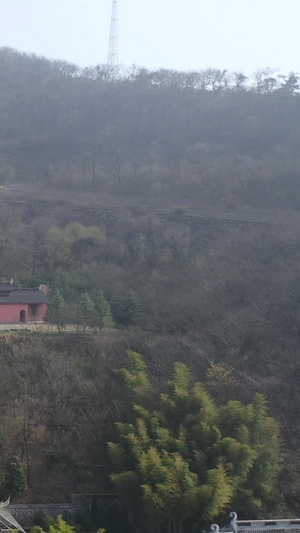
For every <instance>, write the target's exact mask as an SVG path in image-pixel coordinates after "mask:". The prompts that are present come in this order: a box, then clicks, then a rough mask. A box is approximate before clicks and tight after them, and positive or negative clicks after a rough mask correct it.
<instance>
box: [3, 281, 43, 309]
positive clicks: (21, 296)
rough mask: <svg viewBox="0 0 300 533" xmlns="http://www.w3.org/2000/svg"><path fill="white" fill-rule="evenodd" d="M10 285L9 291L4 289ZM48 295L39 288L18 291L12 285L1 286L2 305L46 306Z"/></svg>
mask: <svg viewBox="0 0 300 533" xmlns="http://www.w3.org/2000/svg"><path fill="white" fill-rule="evenodd" d="M3 285H5V286H6V285H9V287H10V288H9V289H8V288H6V287H3ZM46 303H48V299H47V296H46V294H45V293H44V292H43V291H42V290H41V288H39V287H37V288H34V289H16V288H14V287H13V286H12V285H10V284H6V283H1V284H0V304H46Z"/></svg>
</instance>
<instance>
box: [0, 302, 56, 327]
mask: <svg viewBox="0 0 300 533" xmlns="http://www.w3.org/2000/svg"><path fill="white" fill-rule="evenodd" d="M22 310H24V311H25V312H26V320H25V322H41V321H43V320H44V318H45V315H46V313H47V304H39V305H38V307H37V315H36V316H31V315H30V313H29V305H28V304H0V324H18V323H19V322H20V312H21V311H22Z"/></svg>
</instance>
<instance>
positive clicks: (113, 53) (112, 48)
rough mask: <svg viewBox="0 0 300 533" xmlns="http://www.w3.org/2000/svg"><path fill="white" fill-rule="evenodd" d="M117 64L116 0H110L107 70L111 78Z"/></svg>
mask: <svg viewBox="0 0 300 533" xmlns="http://www.w3.org/2000/svg"><path fill="white" fill-rule="evenodd" d="M118 62H119V60H118V0H112V11H111V25H110V35H109V45H108V56H107V69H108V71H109V73H110V74H111V76H114V75H115V73H116V68H117V65H118Z"/></svg>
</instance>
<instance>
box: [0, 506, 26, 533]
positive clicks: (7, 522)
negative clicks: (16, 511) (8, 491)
mask: <svg viewBox="0 0 300 533" xmlns="http://www.w3.org/2000/svg"><path fill="white" fill-rule="evenodd" d="M11 530H17V531H20V532H21V533H25V531H24V529H23V528H22V526H20V524H19V523H18V522H17V520H16V519H15V518H14V517H13V515H12V514H11V512H10V510H9V498H8V500H7V501H6V502H0V531H11Z"/></svg>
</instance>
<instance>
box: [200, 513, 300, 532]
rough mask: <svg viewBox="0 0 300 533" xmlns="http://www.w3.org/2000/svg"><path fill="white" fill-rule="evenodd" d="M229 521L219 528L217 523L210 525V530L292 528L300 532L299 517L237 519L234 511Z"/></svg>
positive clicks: (249, 530)
mask: <svg viewBox="0 0 300 533" xmlns="http://www.w3.org/2000/svg"><path fill="white" fill-rule="evenodd" d="M230 517H231V521H230V523H229V524H228V526H226V527H224V528H222V529H220V530H219V526H218V525H217V524H212V525H211V528H210V529H211V531H214V532H215V533H218V532H219V531H220V532H224V533H226V532H228V533H263V532H265V531H268V532H269V533H270V532H272V531H274V532H276V533H279V532H281V533H285V532H286V531H290V530H293V533H297V531H298V533H300V519H299V518H292V519H289V518H286V519H284V520H276V519H275V520H238V519H237V514H236V513H233V512H232V513H230Z"/></svg>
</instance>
